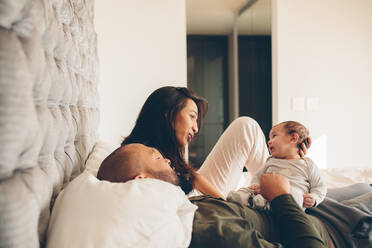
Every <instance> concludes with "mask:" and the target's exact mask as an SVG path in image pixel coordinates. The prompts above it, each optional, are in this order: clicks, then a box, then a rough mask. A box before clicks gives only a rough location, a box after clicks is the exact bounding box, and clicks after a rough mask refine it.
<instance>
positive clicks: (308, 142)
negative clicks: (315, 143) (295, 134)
mask: <svg viewBox="0 0 372 248" xmlns="http://www.w3.org/2000/svg"><path fill="white" fill-rule="evenodd" d="M310 146H311V137H308V138H307V146H306V144H305V142H302V144H301V149H299V151H298V153H299V154H300V156H301V158H303V157H305V155H306V153H307V149H309V148H310Z"/></svg>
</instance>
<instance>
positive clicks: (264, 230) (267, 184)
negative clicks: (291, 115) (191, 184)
mask: <svg viewBox="0 0 372 248" xmlns="http://www.w3.org/2000/svg"><path fill="white" fill-rule="evenodd" d="M169 163H170V161H169V160H168V159H166V158H163V156H162V155H161V154H160V153H159V151H157V150H156V149H154V148H150V147H147V146H144V145H141V144H130V145H126V146H124V147H120V148H118V149H117V150H115V151H114V152H113V153H112V154H110V155H109V156H108V157H107V158H106V159H105V160H104V161H103V163H102V165H101V167H100V169H99V171H98V175H97V177H98V179H100V180H107V181H110V182H126V181H129V180H138V179H141V178H156V179H161V180H163V181H166V182H170V183H172V184H175V185H177V183H178V179H177V178H178V177H177V176H176V174H175V172H174V171H173V170H172V169H171V168H170V166H169ZM260 183H261V193H262V195H263V196H264V197H266V198H267V199H268V200H269V201H270V202H271V206H272V209H271V211H270V212H268V211H258V210H255V209H250V208H248V207H244V206H242V205H240V204H238V203H235V202H228V201H224V200H223V199H217V198H213V197H210V196H199V197H192V198H190V200H191V201H192V202H193V203H194V204H195V205H197V206H198V209H197V211H196V213H195V218H194V223H193V233H192V241H191V245H190V247H283V246H285V247H317V248H319V247H334V246H333V244H332V241H331V238H330V235H329V232H328V230H327V229H326V227H327V228H331V227H330V225H329V224H328V225H324V224H323V223H322V221H321V220H324V219H326V218H324V217H323V216H322V214H323V213H322V211H319V212H316V211H315V213H314V214H315V215H316V216H317V217H314V216H310V215H307V214H305V213H304V212H303V211H302V210H301V209H300V208H299V207H298V205H297V204H296V202H295V201H294V199H293V197H292V196H291V195H290V194H289V183H288V181H287V179H286V178H284V177H282V176H280V175H278V174H264V175H263V176H262V177H261V181H260ZM150 207H151V206H149V208H150ZM333 207H334V209H337V206H336V207H335V206H333ZM329 215H330V214H329ZM366 216H367V217H369V218H371V219H372V217H370V215H369V216H368V215H366ZM328 217H329V216H328ZM337 217H338V216H336V218H332V216H331V217H330V218H329V219H331V220H332V219H336V220H337ZM342 217H344V216H342ZM362 217H363V216H362ZM369 218H367V220H364V221H363V222H362V223H357V224H359V225H361V226H362V227H361V228H359V229H358V230H359V232H357V233H356V234H359V237H356V238H357V239H358V240H360V239H362V242H365V243H363V245H369V244H371V243H370V240H369V239H368V235H369V233H370V231H371V230H370V229H371V219H369ZM345 222H347V223H349V222H351V221H349V222H348V221H345ZM359 222H360V221H359ZM363 228H364V229H363ZM366 228H367V229H368V228H369V232H368V230H367V236H366V230H365V229H366ZM336 229H337V228H336ZM361 229H363V230H364V232H360V230H361ZM332 231H333V232H332ZM332 231H331V234H333V236H332V239H333V240H334V241H335V243H336V244H338V246H336V247H344V246H345V244H347V245H346V246H347V247H353V246H355V247H357V245H360V244H362V243H361V242H359V241H355V242H354V243H350V242H349V243H347V242H346V243H345V242H344V243H342V242H343V241H340V240H338V239H340V237H337V234H336V236H335V230H332ZM354 231H355V230H354ZM351 232H352V231H350V233H349V234H348V233H346V234H343V235H344V236H350V237H351V236H352V235H353V237H354V238H355V234H354V233H353V234H352V233H351ZM339 236H340V235H339ZM358 242H359V243H358ZM350 245H351V246H350ZM363 247H368V246H363Z"/></svg>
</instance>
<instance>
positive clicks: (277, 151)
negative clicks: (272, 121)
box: [268, 125, 295, 159]
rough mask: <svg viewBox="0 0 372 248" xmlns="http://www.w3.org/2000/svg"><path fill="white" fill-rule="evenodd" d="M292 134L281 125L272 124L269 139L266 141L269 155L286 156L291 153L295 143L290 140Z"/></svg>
mask: <svg viewBox="0 0 372 248" xmlns="http://www.w3.org/2000/svg"><path fill="white" fill-rule="evenodd" d="M291 139H292V136H291V135H289V134H288V133H287V132H286V131H285V129H284V128H283V126H282V125H277V126H274V127H273V128H272V129H271V131H270V140H269V142H268V146H269V150H270V153H271V156H273V157H277V158H284V159H285V158H287V156H288V155H292V154H291V153H293V147H295V144H293V142H291Z"/></svg>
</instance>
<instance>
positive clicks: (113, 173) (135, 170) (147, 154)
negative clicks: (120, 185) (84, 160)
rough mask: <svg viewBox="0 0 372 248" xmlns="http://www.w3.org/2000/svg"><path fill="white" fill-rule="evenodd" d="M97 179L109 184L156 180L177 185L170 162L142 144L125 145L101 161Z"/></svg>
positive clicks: (156, 151) (153, 149)
mask: <svg viewBox="0 0 372 248" xmlns="http://www.w3.org/2000/svg"><path fill="white" fill-rule="evenodd" d="M97 178H98V179H100V180H106V181H109V182H127V181H129V180H132V179H140V178H156V179H160V180H163V181H166V182H169V183H172V184H174V185H178V177H177V175H176V173H175V172H174V171H173V169H172V168H171V167H170V161H169V160H168V159H166V158H164V157H163V156H162V154H161V153H160V152H159V151H158V150H156V149H155V148H152V147H148V146H145V145H142V144H129V145H125V146H122V147H119V148H118V149H116V150H115V151H114V152H112V153H111V154H110V155H109V156H108V157H106V158H105V160H103V162H102V164H101V166H100V168H99V170H98V174H97Z"/></svg>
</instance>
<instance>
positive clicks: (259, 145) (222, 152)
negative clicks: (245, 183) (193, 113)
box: [192, 117, 269, 197]
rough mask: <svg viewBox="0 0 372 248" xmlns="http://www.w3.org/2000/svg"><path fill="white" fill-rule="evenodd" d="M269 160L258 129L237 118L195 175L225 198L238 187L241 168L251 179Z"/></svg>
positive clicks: (252, 124) (254, 122) (245, 120)
mask: <svg viewBox="0 0 372 248" xmlns="http://www.w3.org/2000/svg"><path fill="white" fill-rule="evenodd" d="M268 156H269V153H268V150H267V146H266V140H265V136H264V134H263V132H262V130H261V127H260V126H259V125H258V123H257V122H256V121H255V120H254V119H252V118H250V117H239V118H237V119H235V120H234V121H233V122H232V123H231V124H230V125H229V127H228V128H227V129H226V130H225V132H224V133H223V134H222V135H221V137H220V138H219V140H218V141H217V143H216V145H215V146H214V147H213V149H212V151H211V152H210V153H209V155H208V157H207V158H206V159H205V161H204V163H203V165H202V166H201V167H200V169H199V171H198V172H199V173H200V174H201V175H203V176H204V177H206V178H207V179H208V180H209V181H210V182H211V183H212V184H213V185H214V186H215V187H216V188H217V189H218V190H219V191H220V192H221V193H222V194H223V195H224V196H225V197H226V196H227V194H228V193H229V191H231V190H235V189H236V187H237V186H238V183H239V181H240V178H241V176H242V173H243V168H244V166H245V167H246V168H247V170H248V172H250V173H251V175H254V174H255V173H256V172H257V171H258V169H259V168H260V167H261V166H263V164H264V163H265V161H266V159H267V157H268ZM195 193H196V192H194V194H195ZM194 194H192V195H194Z"/></svg>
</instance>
